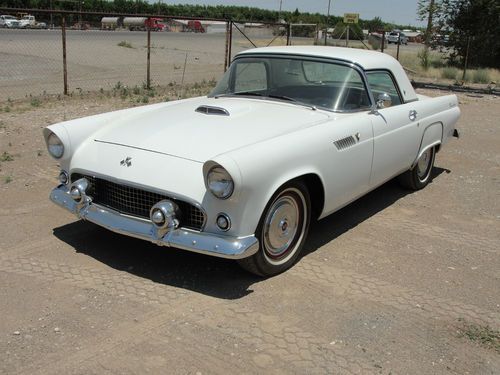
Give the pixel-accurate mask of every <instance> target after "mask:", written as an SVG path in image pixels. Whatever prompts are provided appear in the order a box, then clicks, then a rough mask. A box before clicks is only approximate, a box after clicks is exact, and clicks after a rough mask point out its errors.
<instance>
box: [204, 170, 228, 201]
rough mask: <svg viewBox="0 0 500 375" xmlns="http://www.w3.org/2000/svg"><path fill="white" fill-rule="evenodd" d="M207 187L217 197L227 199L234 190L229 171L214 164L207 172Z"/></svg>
mask: <svg viewBox="0 0 500 375" xmlns="http://www.w3.org/2000/svg"><path fill="white" fill-rule="evenodd" d="M207 188H208V190H209V191H210V192H211V193H212V195H213V196H214V197H216V198H218V199H228V198H230V197H231V195H233V192H234V181H233V178H232V177H231V175H230V174H229V172H228V171H227V170H226V169H225V168H223V167H222V166H220V165H215V166H213V167H212V168H210V170H209V171H208V173H207Z"/></svg>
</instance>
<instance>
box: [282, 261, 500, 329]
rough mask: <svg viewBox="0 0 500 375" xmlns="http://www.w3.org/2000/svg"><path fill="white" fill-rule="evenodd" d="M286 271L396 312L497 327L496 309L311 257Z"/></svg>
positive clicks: (334, 291) (499, 324) (498, 317)
mask: <svg viewBox="0 0 500 375" xmlns="http://www.w3.org/2000/svg"><path fill="white" fill-rule="evenodd" d="M288 272H290V273H291V274H292V275H294V276H296V277H299V278H301V279H304V280H307V281H312V282H314V283H317V284H320V285H322V286H323V287H327V288H329V291H331V292H332V293H336V294H340V295H342V296H350V297H351V298H362V299H367V300H370V301H373V302H377V303H380V304H383V305H386V306H390V307H393V308H395V309H397V310H399V311H403V312H408V313H411V312H413V313H416V312H418V313H419V314H421V315H424V316H426V317H430V318H440V319H445V320H447V319H448V320H449V319H450V318H452V319H455V320H456V319H458V318H466V319H467V320H469V321H470V322H476V323H480V324H488V325H490V326H492V327H500V314H499V313H498V312H493V311H488V310H484V309H481V308H479V307H477V306H473V305H469V304H464V303H460V302H456V301H453V300H450V299H446V298H440V297H435V296H432V295H429V294H426V293H423V292H418V291H414V290H411V289H408V288H403V287H399V286H396V285H393V284H390V283H388V282H385V281H381V280H378V279H376V278H373V277H370V276H366V275H360V274H357V273H353V272H349V271H345V270H341V269H337V268H335V267H333V266H331V265H329V264H327V263H325V262H320V261H317V260H314V259H309V258H303V259H302V260H301V261H300V262H299V263H298V264H297V265H296V266H295V267H293V268H292V269H291V270H289V271H288Z"/></svg>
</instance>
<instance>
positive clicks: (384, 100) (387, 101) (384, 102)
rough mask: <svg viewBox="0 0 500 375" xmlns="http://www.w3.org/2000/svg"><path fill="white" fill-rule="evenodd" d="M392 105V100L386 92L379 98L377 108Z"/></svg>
mask: <svg viewBox="0 0 500 375" xmlns="http://www.w3.org/2000/svg"><path fill="white" fill-rule="evenodd" d="M391 105H392V99H391V97H390V96H389V94H387V93H386V92H383V93H382V94H380V95H379V96H378V97H377V108H378V109H382V108H387V107H390V106H391Z"/></svg>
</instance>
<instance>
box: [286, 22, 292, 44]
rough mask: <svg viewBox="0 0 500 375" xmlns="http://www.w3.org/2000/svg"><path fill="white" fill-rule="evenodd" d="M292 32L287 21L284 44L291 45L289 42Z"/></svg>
mask: <svg viewBox="0 0 500 375" xmlns="http://www.w3.org/2000/svg"><path fill="white" fill-rule="evenodd" d="M291 33H292V24H291V23H288V24H287V25H286V45H287V46H289V45H291V43H290V34H291Z"/></svg>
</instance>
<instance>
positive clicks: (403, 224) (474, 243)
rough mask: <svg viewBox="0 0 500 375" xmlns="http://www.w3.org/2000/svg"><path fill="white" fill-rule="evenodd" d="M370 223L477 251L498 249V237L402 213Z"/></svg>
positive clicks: (495, 250)
mask: <svg viewBox="0 0 500 375" xmlns="http://www.w3.org/2000/svg"><path fill="white" fill-rule="evenodd" d="M370 225H375V226H377V227H383V229H384V230H386V229H387V228H391V230H394V231H405V232H410V233H418V234H419V235H423V236H426V237H428V238H432V239H438V240H441V241H445V242H449V243H453V244H455V245H459V246H466V247H469V248H471V249H477V250H478V251H485V252H489V253H493V254H498V252H499V251H500V238H496V239H495V238H487V237H484V236H479V235H475V234H473V233H469V232H464V231H461V230H456V229H452V228H446V229H445V228H441V227H439V226H436V225H430V224H426V223H422V222H418V221H414V220H410V219H406V218H404V217H402V214H398V215H397V216H390V215H380V216H377V217H376V218H375V219H373V220H370Z"/></svg>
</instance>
